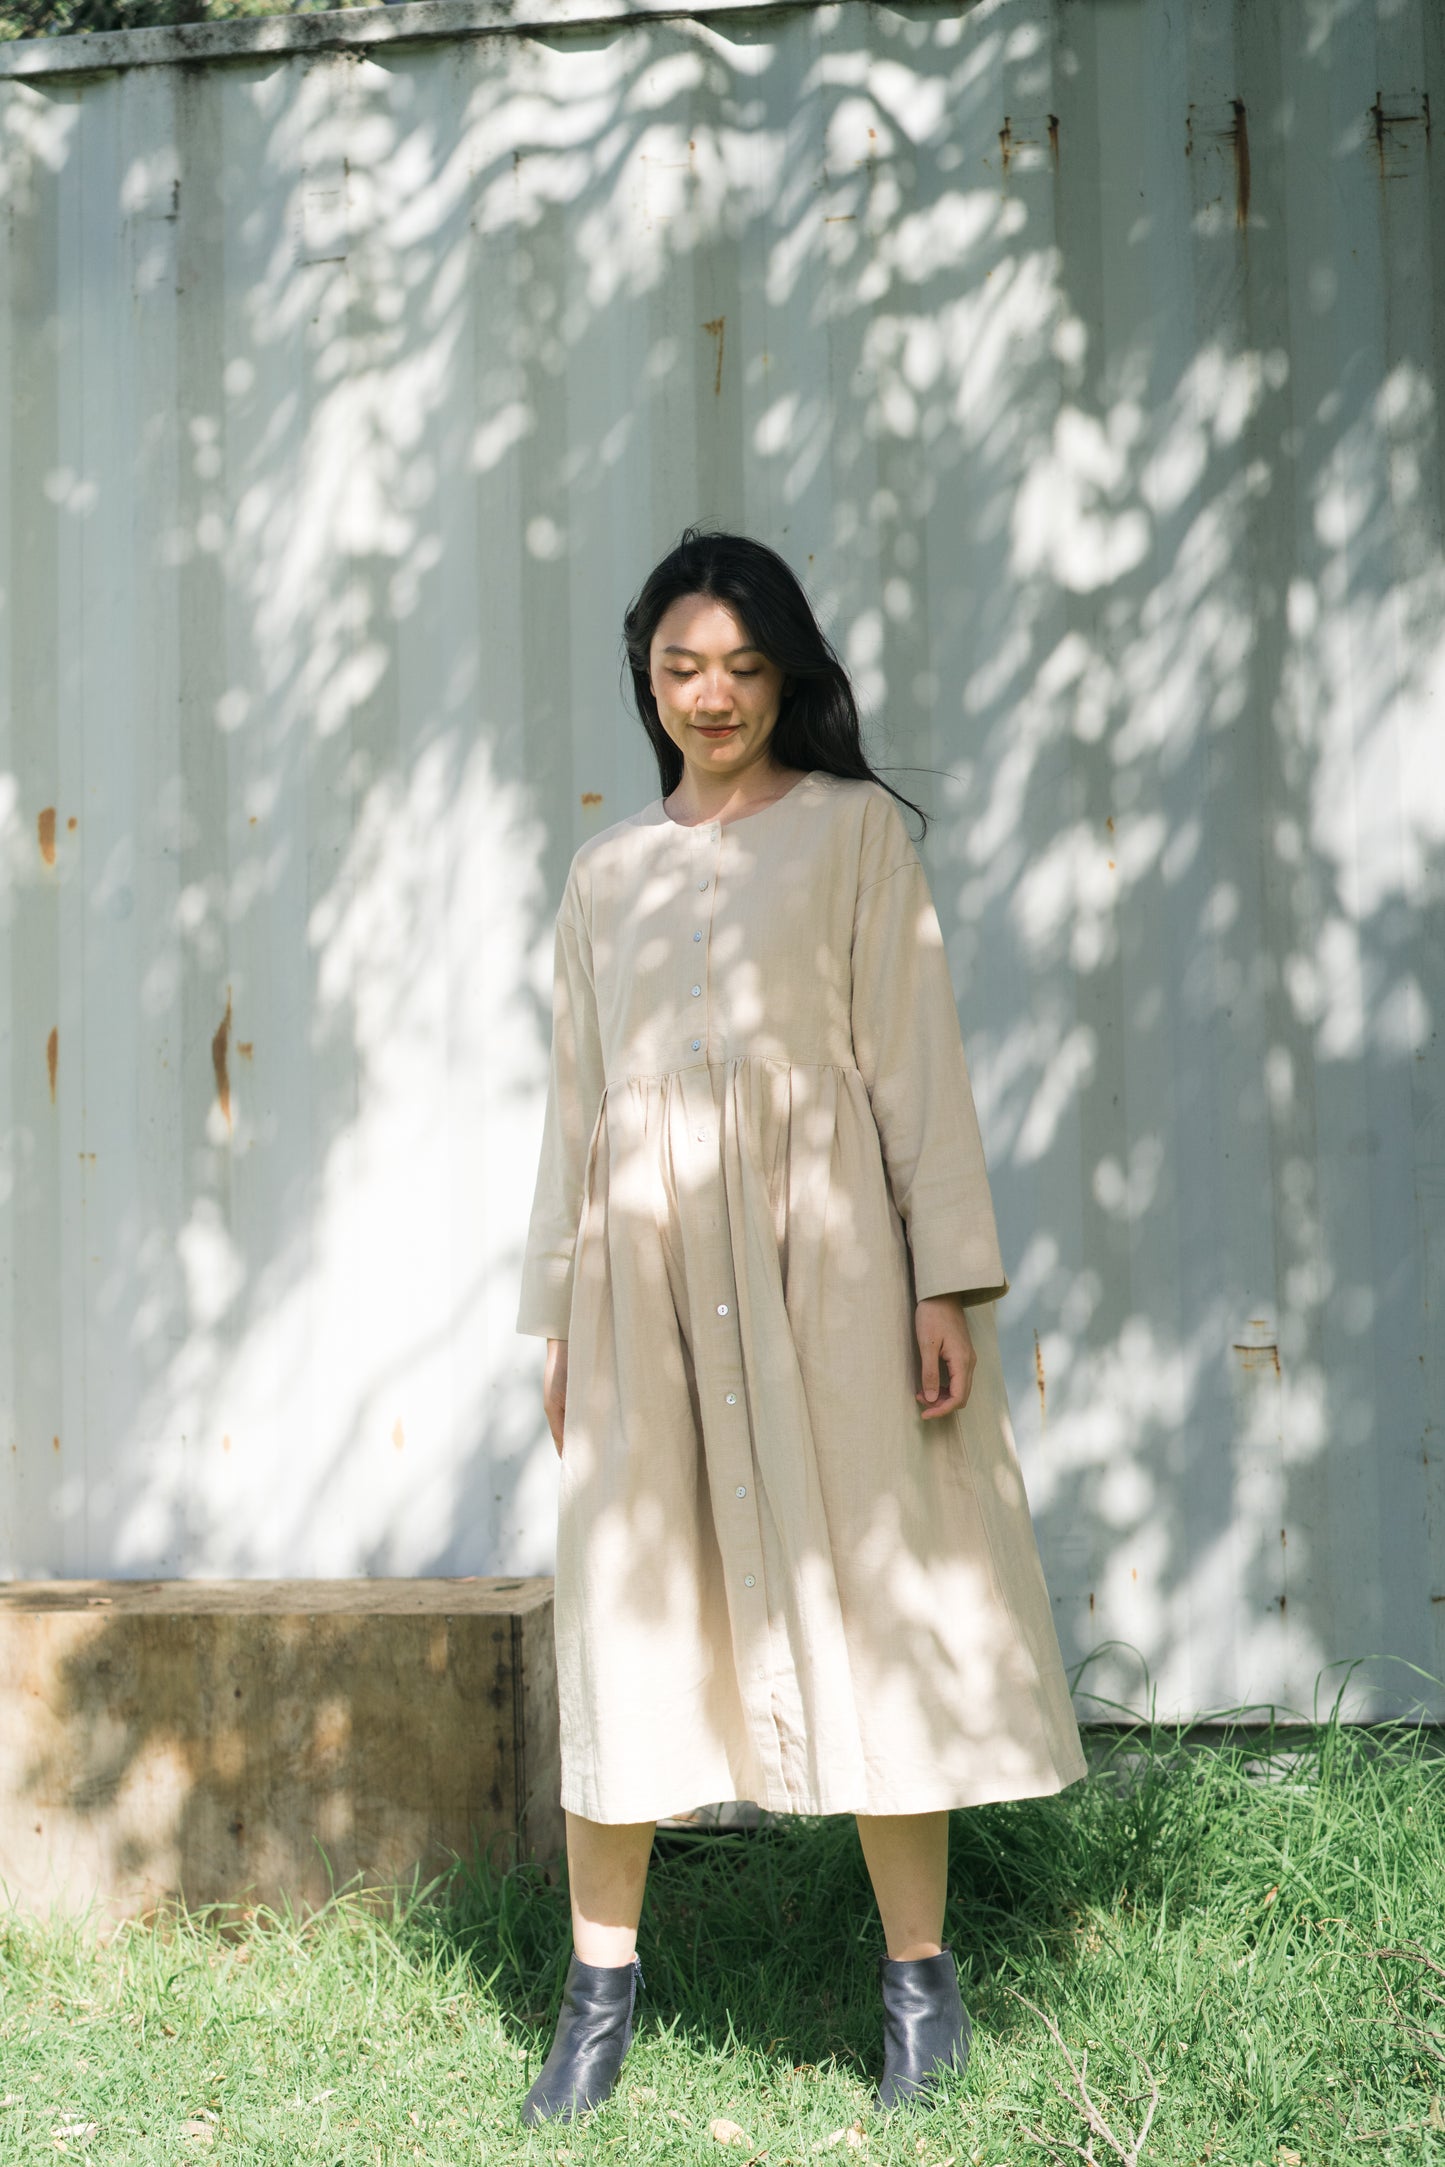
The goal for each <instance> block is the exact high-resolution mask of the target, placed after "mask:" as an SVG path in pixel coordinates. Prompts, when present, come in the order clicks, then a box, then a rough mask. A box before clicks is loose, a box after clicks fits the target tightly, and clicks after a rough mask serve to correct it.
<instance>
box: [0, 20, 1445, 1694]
mask: <svg viewBox="0 0 1445 2167" xmlns="http://www.w3.org/2000/svg"><path fill="white" fill-rule="evenodd" d="M607 12H608V10H607V7H606V6H605V5H602V4H598V5H595V6H590V7H589V6H588V5H587V4H586V0H558V4H557V5H556V6H555V7H554V8H550V9H544V8H540V7H539V8H538V9H537V10H536V13H537V15H538V17H539V18H541V19H544V20H539V21H538V22H536V23H534V25H533V27H532V28H530V29H527V30H520V31H519V30H515V29H514V30H513V31H512V32H511V33H509V34H480V31H481V29H482V27H483V26H485V25H486V23H487V22H488V21H489V19H490V20H492V21H493V22H499V21H501V20H502V16H501V14H500V11H495V12H494V14H493V16H492V17H491V18H489V17H488V15H487V13H486V11H485V10H483V9H479V8H476V7H469V6H465V5H439V6H421V7H415V8H408V9H395V10H386V11H382V10H377V11H375V12H372V13H366V14H343V15H340V16H336V17H331V18H319V17H304V18H300V19H297V20H295V21H291V22H274V21H273V22H267V23H262V24H240V25H218V26H213V27H208V28H206V29H203V30H198V31H190V32H185V33H179V34H171V33H165V34H162V33H150V34H136V35H131V36H123V37H119V38H112V39H107V38H92V39H86V40H79V39H77V40H71V41H55V42H53V43H47V44H42V45H35V46H11V47H5V48H3V49H0V129H3V136H0V175H3V190H4V213H5V215H4V220H3V224H0V297H3V301H0V311H3V312H0V474H3V477H4V486H5V510H4V519H3V525H0V596H3V616H0V629H3V636H4V658H3V676H0V698H3V703H4V704H3V718H0V719H3V737H0V816H3V831H0V849H3V857H0V863H3V882H4V890H3V929H0V1029H3V1032H4V1039H3V1061H0V1139H3V1162H0V1193H3V1218H0V1240H3V1243H4V1266H5V1271H4V1280H3V1286H4V1296H5V1298H4V1302H3V1306H0V1360H3V1365H4V1377H5V1393H4V1401H5V1404H4V1408H3V1446H4V1451H3V1459H0V1570H3V1571H5V1572H8V1573H13V1574H26V1575H46V1574H59V1575H79V1574H121V1575H137V1574H140V1575H148V1574H157V1575H159V1574H175V1573H179V1574H215V1573H225V1574H283V1575H284V1574H335V1573H340V1574H348V1573H414V1572H467V1571H473V1572H486V1571H508V1570H519V1571H520V1570H524V1569H543V1570H545V1569H548V1568H549V1567H550V1563H551V1543H552V1512H553V1495H554V1482H555V1470H556V1461H555V1455H554V1453H553V1450H552V1446H551V1443H550V1440H549V1439H548V1438H547V1436H546V1433H545V1429H544V1427H543V1424H542V1420H541V1413H540V1403H539V1377H540V1358H541V1353H542V1349H541V1346H540V1343H539V1342H535V1341H523V1340H519V1339H517V1338H516V1337H515V1336H514V1334H513V1330H512V1320H513V1314H514V1308H515V1302H516V1274H517V1267H518V1261H519V1254H520V1247H521V1241H522V1236H523V1232H524V1226H525V1218H526V1211H527V1206H528V1203H529V1201H530V1195H531V1182H532V1174H533V1168H534V1164H535V1152H536V1147H537V1142H538V1137H539V1132H540V1117H541V1093H542V1088H543V1082H544V1073H545V1061H546V1047H547V1006H546V1003H547V997H548V992H549V970H550V938H551V917H552V911H553V909H554V907H555V902H556V899H557V896H558V894H559V892H560V888H561V882H562V878H563V875H564V872H565V869H566V865H567V862H568V859H569V857H570V854H571V852H572V850H573V848H574V847H575V845H576V843H577V842H578V841H579V840H580V839H581V838H582V837H583V836H584V835H586V834H588V833H590V832H592V831H593V830H594V829H595V828H597V827H598V826H599V825H602V824H605V823H607V822H609V821H611V820H613V819H616V818H618V817H620V816H621V815H622V814H624V813H626V812H628V811H630V810H632V809H633V808H634V807H636V806H637V805H639V804H641V803H642V802H643V801H644V800H646V799H648V798H650V797H652V796H654V795H655V794H656V790H657V777H656V771H655V768H653V767H652V765H651V756H650V753H649V752H648V750H647V747H646V745H645V742H644V740H643V737H642V733H641V731H640V729H639V728H638V726H637V724H636V723H635V722H634V721H633V720H631V719H630V718H629V717H628V715H627V714H626V712H625V710H624V708H623V706H622V703H621V700H620V695H619V690H618V668H619V645H618V627H619V619H620V615H621V611H622V608H623V605H624V604H625V602H626V601H627V599H628V597H629V595H630V594H631V592H632V591H633V590H634V589H635V586H636V585H637V583H638V581H639V580H640V578H641V575H642V573H643V572H644V570H645V569H646V567H647V566H648V564H649V563H650V562H651V561H652V559H653V557H654V556H655V554H656V553H657V552H658V551H660V549H661V548H662V547H664V546H665V545H666V544H667V543H668V542H669V541H670V540H671V539H672V538H673V536H674V534H675V532H676V530H677V529H678V528H679V527H680V526H681V524H682V523H683V522H684V521H685V520H687V519H689V518H693V517H703V518H709V519H716V520H723V521H728V522H738V523H741V524H742V525H744V526H745V527H747V528H749V529H751V530H752V531H754V532H756V533H759V534H761V535H763V536H765V537H767V538H769V539H772V540H774V541H775V542H777V543H778V544H779V545H780V546H781V547H782V548H783V549H784V550H785V551H786V552H788V553H789V554H790V556H791V557H792V559H793V561H794V562H795V563H796V564H797V565H798V567H799V568H800V570H802V571H803V572H804V573H805V575H806V576H807V578H808V579H809V581H810V583H811V585H812V588H813V591H814V593H815V595H816V597H817V600H818V602H819V604H820V606H821V608H822V610H823V612H824V614H825V617H826V620H827V622H828V623H829V625H830V627H831V628H832V629H833V631H834V633H835V636H836V638H837V640H838V642H839V644H840V646H841V648H842V650H843V652H844V653H845V655H846V656H847V658H848V660H849V661H850V663H851V664H852V665H853V667H854V669H855V671H856V673H857V679H858V682H859V685H860V689H861V691H862V694H863V697H864V700H865V702H866V706H867V709H868V712H869V715H870V717H871V725H870V727H871V742H872V747H873V752H874V756H875V758H876V760H877V762H878V763H879V764H880V765H881V766H883V767H884V769H885V770H886V772H888V773H889V774H890V776H891V778H892V779H893V780H895V781H896V782H897V783H898V784H899V786H900V787H901V788H903V789H904V790H906V791H907V792H908V793H909V794H910V795H913V796H920V795H921V797H922V799H923V801H924V802H925V803H926V805H927V806H928V808H929V809H930V811H931V812H932V813H933V814H934V815H935V816H936V824H935V826H934V827H933V828H932V830H931V832H930V834H929V837H928V841H927V844H926V846H925V853H926V857H927V860H928V863H929V866H930V870H931V873H932V875H933V879H934V883H935V889H936V893H937V897H938V901H939V907H940V912H941V915H942V917H943V919H944V923H945V927H946V930H947V932H948V936H949V940H950V944H951V954H952V960H953V965H954V971H955V976H956V982H957V988H958V994H959V1000H960V1007H961V1013H962V1017H963V1023H964V1029H965V1036H966V1041H967V1044H968V1048H969V1052H970V1057H971V1062H972V1065H973V1070H974V1074H975V1078H976V1082H977V1086H978V1094H979V1103H980V1111H981V1115H982V1119H983V1124H984V1130H985V1137H986V1141H987V1144H988V1147H989V1152H990V1159H991V1165H992V1168H993V1172H994V1176H995V1189H996V1198H997V1203H998V1209H999V1218H1000V1225H1001V1230H1002V1234H1003V1239H1004V1244H1005V1249H1006V1253H1007V1255H1008V1258H1009V1262H1010V1265H1011V1267H1012V1271H1013V1278H1014V1286H1013V1291H1012V1292H1011V1294H1010V1295H1009V1297H1008V1300H1007V1301H1006V1302H1005V1303H1004V1304H1003V1305H1002V1308H1001V1312H1000V1322H1001V1325H1002V1327H1003V1330H1004V1335H1005V1347H1006V1357H1007V1361H1008V1364H1009V1372H1010V1382H1011V1387H1012V1391H1013V1395H1014V1404H1015V1410H1016V1416H1017V1423H1018V1431H1019V1443H1020V1451H1021V1455H1022V1457H1023V1461H1024V1466H1025V1471H1026V1474H1027V1477H1028V1482H1029V1488H1030V1494H1031V1498H1032V1501H1033V1504H1034V1508H1035V1512H1036V1517H1037V1522H1038V1526H1039V1531H1040V1537H1041V1541H1042V1546H1043V1550H1044V1554H1045V1561H1046V1565H1047V1568H1048V1572H1049V1578H1050V1583H1051V1587H1052V1590H1053V1592H1054V1595H1055V1597H1056V1605H1057V1617H1058V1622H1059V1629H1060V1634H1061V1637H1062V1640H1063V1643H1064V1647H1065V1651H1066V1654H1067V1655H1068V1656H1069V1658H1070V1659H1071V1661H1077V1660H1078V1659H1080V1658H1081V1657H1083V1656H1084V1655H1086V1654H1088V1653H1089V1652H1090V1651H1093V1650H1096V1649H1099V1650H1102V1651H1103V1652H1102V1653H1101V1654H1100V1655H1099V1657H1098V1659H1097V1660H1096V1661H1094V1662H1093V1663H1092V1664H1091V1665H1090V1666H1089V1667H1088V1668H1087V1670H1086V1671H1085V1673H1084V1675H1083V1678H1082V1681H1081V1685H1080V1691H1079V1707H1080V1712H1081V1713H1082V1714H1084V1715H1088V1714H1091V1713H1095V1712H1097V1709H1098V1703H1097V1702H1096V1701H1094V1700H1093V1699H1091V1698H1090V1695H1091V1694H1098V1695H1102V1696H1105V1697H1114V1698H1117V1699H1119V1700H1121V1701H1123V1702H1126V1703H1127V1704H1129V1705H1131V1706H1135V1707H1138V1706H1142V1705H1144V1704H1145V1702H1146V1696H1147V1694H1148V1693H1150V1692H1153V1693H1154V1694H1155V1695H1156V1701H1155V1705H1156V1706H1157V1708H1158V1710H1159V1712H1160V1713H1161V1714H1175V1713H1183V1714H1193V1713H1197V1712H1200V1711H1203V1710H1208V1709H1212V1708H1218V1707H1221V1706H1224V1705H1228V1704H1232V1703H1237V1702H1242V1701H1250V1702H1258V1701H1269V1700H1273V1701H1276V1702H1279V1703H1281V1704H1283V1705H1285V1706H1288V1707H1292V1708H1296V1709H1303V1710H1305V1711H1309V1710H1310V1709H1311V1707H1312V1706H1313V1705H1314V1704H1315V1701H1316V1697H1317V1693H1318V1694H1319V1696H1320V1697H1321V1700H1322V1704H1323V1705H1327V1704H1328V1702H1329V1699H1330V1697H1331V1696H1332V1694H1333V1693H1334V1691H1335V1690H1336V1687H1337V1686H1338V1684H1339V1682H1340V1681H1341V1679H1342V1678H1343V1676H1344V1672H1343V1669H1341V1668H1335V1669H1327V1668H1326V1666H1328V1665H1331V1664H1335V1665H1341V1664H1343V1662H1344V1661H1345V1659H1348V1658H1353V1657H1356V1656H1362V1657H1365V1658H1367V1660H1366V1662H1365V1663H1364V1664H1363V1665H1362V1667H1361V1668H1360V1669H1359V1670H1357V1671H1356V1672H1355V1673H1354V1675H1353V1679H1352V1682H1351V1685H1350V1689H1349V1692H1348V1694H1347V1696H1346V1701H1345V1708H1346V1711H1347V1712H1349V1713H1353V1714H1376V1715H1378V1714H1382V1713H1386V1712H1390V1711H1395V1710H1403V1709H1414V1708H1419V1707H1422V1706H1423V1707H1427V1708H1429V1709H1430V1710H1431V1711H1432V1712H1433V1713H1434V1714H1435V1715H1437V1716H1440V1715H1445V1688H1442V1687H1441V1685H1440V1684H1439V1683H1438V1681H1439V1679H1440V1677H1441V1675H1442V1673H1445V1560H1442V1546H1445V1486H1442V1468H1445V1438H1442V1436H1441V1433H1440V1409H1441V1401H1442V1345H1441V1317H1442V1313H1445V1266H1442V1219H1445V1211H1442V1205H1445V1111H1442V1095H1445V1093H1442V1053H1441V1043H1440V1015H1441V1008H1442V1002H1445V962H1442V958H1445V911H1442V877H1445V714H1442V707H1445V697H1442V696H1445V556H1442V533H1441V507H1442V450H1441V437H1440V429H1439V416H1438V386H1439V382H1440V375H1441V367H1440V365H1441V359H1442V354H1445V285H1442V279H1441V265H1442V261H1445V253H1442V252H1445V147H1442V144H1441V142H1440V141H1438V140H1437V141H1435V142H1434V143H1433V145H1432V135H1431V103H1430V100H1431V94H1432V92H1433V99H1434V112H1435V114H1436V116H1437V127H1436V136H1437V137H1438V136H1439V132H1440V122H1441V121H1445V66H1442V62H1445V30H1442V15H1441V11H1440V10H1438V9H1437V8H1436V7H1434V6H1433V5H1432V4H1431V0H1402V4H1396V5H1388V6H1387V5H1385V4H1383V0H1381V4H1379V5H1375V4H1373V0H1370V4H1366V0H1355V4H1351V0H1335V4H1334V5H1332V6H1330V7H1329V8H1324V7H1321V8H1311V9H1301V8H1297V7H1294V6H1292V5H1288V4H1286V0H1278V4H1277V5H1264V4H1257V5H1250V4H1245V0H1238V4H1236V5H1233V6H1230V5H1224V4H1218V0H1194V4H1192V5H1186V4H1184V0H1178V4H1175V5H1170V6H1167V7H1166V6H1160V5H1152V4H1148V5H1146V4H1144V0H1092V4H1089V5H1081V4H1068V0H1055V4H1054V5H1048V4H1046V0H1008V4H994V5H989V4H980V5H977V6H974V7H971V8H965V9H963V10H962V11H961V10H960V9H959V7H958V6H956V5H948V6H932V5H927V4H919V0H907V4H905V5H901V6H896V7H890V6H863V5H858V4H855V0H844V4H841V5H831V6H826V7H811V6H797V7H778V8H774V9H772V10H771V11H767V12H763V11H760V10H754V9H751V8H749V7H748V6H746V5H743V6H732V7H728V6H714V7H711V8H710V9H709V12H708V17H707V20H706V21H688V20H667V21H661V20H659V21H647V20H638V19H630V20H627V21H625V22H614V23H610V24H609V23H608V22H606V21H605V20H602V19H601V18H603V17H604V16H605V15H606V13H607ZM569 16H570V18H571V20H570V21H568V20H567V19H566V18H567V17H569ZM513 17H514V21H520V20H521V19H522V18H521V17H520V16H519V15H518V14H517V11H516V10H514V11H513ZM544 21H545V24H548V25H550V26H551V27H544ZM185 55H189V56H190V57H189V58H184V60H183V57H182V56H185ZM107 65H109V72H107ZM78 67H88V68H89V69H90V70H91V71H92V72H90V73H89V74H77V73H75V72H73V71H74V70H75V69H77V68H78ZM67 70H69V71H72V72H67ZM1146 1666H1147V1674H1148V1680H1149V1683H1148V1685H1147V1686H1146V1683H1145V1667H1146ZM1412 1666H1418V1669H1417V1668H1413V1667H1412ZM1422 1673H1426V1674H1429V1676H1426V1675H1422ZM1431 1678H1433V1679H1434V1680H1435V1681H1436V1682H1435V1683H1433V1684H1432V1683H1431V1682H1430V1679H1431Z"/></svg>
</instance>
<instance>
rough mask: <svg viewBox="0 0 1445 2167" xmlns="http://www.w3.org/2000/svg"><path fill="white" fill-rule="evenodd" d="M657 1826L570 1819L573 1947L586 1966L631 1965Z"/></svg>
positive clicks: (573, 1815) (570, 1815) (574, 1815)
mask: <svg viewBox="0 0 1445 2167" xmlns="http://www.w3.org/2000/svg"><path fill="white" fill-rule="evenodd" d="M656 1827H657V1823H656V1822H655V1821H587V1820H584V1819H583V1817H582V1815H581V1814H580V1813H568V1815H567V1881H568V1886H569V1890H570V1894H571V1899H572V1946H573V1948H574V1949H575V1950H576V1952H577V1954H578V1955H579V1956H580V1957H581V1959H582V1961H583V1963H584V1964H630V1963H631V1962H632V1959H633V1957H634V1956H635V1955H636V1953H637V1922H638V1920H639V1918H641V1916H642V1892H643V1890H644V1888H645V1887H646V1885H647V1866H648V1861H649V1859H650V1858H651V1856H652V1836H653V1831H654V1829H655V1828H656Z"/></svg>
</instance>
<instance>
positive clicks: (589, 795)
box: [582, 790, 602, 805]
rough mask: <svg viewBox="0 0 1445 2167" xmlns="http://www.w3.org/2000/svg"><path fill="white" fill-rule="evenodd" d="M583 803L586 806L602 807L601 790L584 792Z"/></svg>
mask: <svg viewBox="0 0 1445 2167" xmlns="http://www.w3.org/2000/svg"><path fill="white" fill-rule="evenodd" d="M582 803H583V804H584V805H600V804H601V803H602V792H601V791H600V790H584V791H583V793H582Z"/></svg>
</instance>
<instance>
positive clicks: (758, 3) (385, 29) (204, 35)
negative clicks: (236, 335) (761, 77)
mask: <svg viewBox="0 0 1445 2167" xmlns="http://www.w3.org/2000/svg"><path fill="white" fill-rule="evenodd" d="M866 5H867V0H707V4H706V6H701V7H696V6H695V7H687V6H682V5H679V4H678V0H540V4H539V0H403V4H402V5H400V6H383V7H369V8H361V7H358V8H335V9H330V10H327V11H326V12H324V13H317V14H312V15H263V16H244V17H239V18H238V17H232V18H230V19H229V20H226V21H222V22H211V23H176V24H172V25H168V26H166V27H165V28H155V29H149V30H97V31H89V32H80V33H78V34H77V35H76V36H74V37H68V38H16V39H14V40H12V41H11V42H9V43H7V44H0V78H8V79H10V80H12V81H13V80H15V79H17V78H19V79H21V80H24V81H32V80H34V79H35V78H37V77H42V76H77V75H85V76H93V75H111V74H115V73H118V72H120V71H121V70H124V69H129V68H158V67H176V66H178V65H180V64H182V63H184V62H192V63H194V62H196V61H203V62H206V63H208V64H210V65H216V64H219V63H221V62H224V61H227V60H250V59H253V58H254V57H255V56H256V55H258V54H264V55H270V54H287V53H332V52H347V51H366V50H368V49H369V48H371V47H373V46H379V45H391V46H404V45H414V44H418V43H424V42H428V41H430V40H432V39H436V38H448V39H461V38H468V37H474V38H494V37H518V36H535V35H538V34H539V33H542V32H546V31H555V30H562V29H565V30H597V29H622V28H625V27H626V26H627V25H628V24H629V23H642V22H669V21H688V20H694V19H697V18H700V17H703V18H706V17H712V16H718V15H780V14H793V13H797V12H799V11H800V10H801V11H808V10H817V9H822V8H829V7H831V8H836V9H842V8H847V9H851V10H854V11H861V10H862V9H863V8H864V7H865V6H866Z"/></svg>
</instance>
